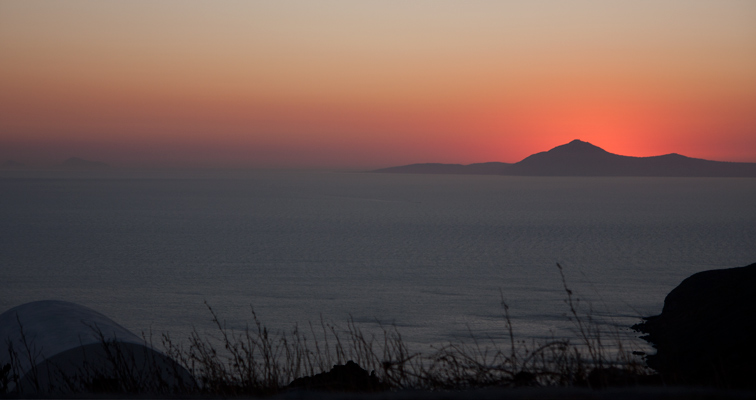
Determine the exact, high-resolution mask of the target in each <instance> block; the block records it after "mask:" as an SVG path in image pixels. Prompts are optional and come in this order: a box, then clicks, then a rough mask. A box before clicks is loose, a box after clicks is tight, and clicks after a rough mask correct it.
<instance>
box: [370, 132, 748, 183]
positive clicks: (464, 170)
mask: <svg viewBox="0 0 756 400" xmlns="http://www.w3.org/2000/svg"><path fill="white" fill-rule="evenodd" d="M372 172H377V173H400V174H465V175H509V176H647V177H756V163H743V162H726V161H712V160H704V159H700V158H691V157H686V156H683V155H680V154H677V153H671V154H665V155H661V156H652V157H631V156H622V155H619V154H614V153H610V152H608V151H606V150H604V149H602V148H600V147H598V146H595V145H593V144H591V143H588V142H584V141H582V140H578V139H575V140H573V141H571V142H569V143H567V144H563V145H561V146H557V147H554V148H553V149H551V150H549V151H543V152H540V153H535V154H532V155H530V156H528V157H526V158H524V159H523V160H522V161H519V162H516V163H503V162H487V163H477V164H469V165H462V164H440V163H425V164H410V165H403V166H397V167H389V168H382V169H378V170H374V171H372Z"/></svg>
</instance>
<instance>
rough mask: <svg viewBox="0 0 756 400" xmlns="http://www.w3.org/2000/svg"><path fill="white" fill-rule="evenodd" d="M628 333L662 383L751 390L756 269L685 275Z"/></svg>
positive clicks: (755, 363)
mask: <svg viewBox="0 0 756 400" xmlns="http://www.w3.org/2000/svg"><path fill="white" fill-rule="evenodd" d="M633 329H635V330H637V331H639V332H643V333H646V334H647V335H646V336H644V337H643V338H644V339H646V340H647V341H649V342H650V343H652V344H653V345H654V347H655V348H656V349H657V352H656V354H654V355H649V356H648V357H647V359H646V361H647V364H648V366H649V367H651V368H653V369H655V370H656V371H658V372H659V373H660V374H661V375H662V376H663V377H664V379H665V381H666V382H667V383H671V384H687V385H711V386H718V387H733V388H751V389H754V388H756V264H751V265H749V266H747V267H741V268H731V269H722V270H713V271H704V272H699V273H697V274H694V275H692V276H690V277H689V278H687V279H685V280H684V281H682V283H680V285H679V286H677V287H676V288H675V289H673V290H672V291H671V292H670V293H669V294H668V295H667V297H666V299H665V300H664V308H663V310H662V313H661V315H657V316H654V317H649V318H646V319H645V321H644V322H643V323H640V324H637V325H635V326H633Z"/></svg>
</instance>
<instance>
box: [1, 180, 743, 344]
mask: <svg viewBox="0 0 756 400" xmlns="http://www.w3.org/2000/svg"><path fill="white" fill-rule="evenodd" d="M753 262H756V179H750V178H579V177H575V178H564V177H560V178H550V177H500V176H437V175H398V174H397V175H395V174H371V173H337V172H233V173H221V172H215V173H194V174H190V173H161V174H156V173H121V172H112V173H99V174H94V175H93V174H90V173H79V174H76V175H58V174H51V173H21V172H14V173H11V172H5V173H3V175H0V312H3V311H5V310H7V309H8V308H11V307H13V306H16V305H19V304H22V303H25V302H29V301H34V300H42V299H58V300H67V301H73V302H76V303H79V304H82V305H85V306H87V307H91V308H93V309H95V310H97V311H100V312H102V313H103V314H105V315H107V316H109V317H111V318H112V319H114V320H115V321H117V322H118V323H120V324H122V325H123V326H124V327H126V328H128V329H130V330H131V331H133V332H135V333H140V332H149V331H152V332H154V333H159V332H170V333H171V334H172V336H173V337H174V338H182V337H186V336H188V334H189V332H191V330H193V329H196V330H198V331H199V332H200V333H205V332H212V329H213V326H212V321H211V319H212V317H211V315H210V313H209V312H208V310H207V308H206V306H205V302H206V303H207V304H209V305H211V306H212V307H213V309H214V310H215V311H216V312H217V313H218V315H219V317H220V318H221V319H222V320H223V321H224V323H225V324H226V325H227V326H228V327H230V328H233V329H243V328H244V327H245V325H247V324H249V323H251V312H250V310H251V309H254V310H255V312H256V313H257V315H258V316H259V318H260V319H261V320H262V321H263V323H265V324H266V325H267V326H268V327H269V328H271V329H272V330H274V331H275V330H280V329H286V330H288V329H291V328H292V327H293V326H294V325H295V324H298V325H299V326H307V323H308V321H311V322H314V323H316V324H320V320H321V319H323V320H325V321H326V322H330V323H333V324H336V325H339V326H344V327H345V326H346V321H347V320H348V319H349V318H352V319H353V320H354V321H355V323H356V324H357V325H358V326H360V327H362V328H363V329H365V330H367V331H369V332H378V331H379V329H380V328H379V327H380V326H390V325H392V324H393V325H395V326H396V327H397V329H398V330H399V332H400V333H401V334H402V335H403V338H404V340H405V341H407V342H408V343H410V344H411V345H412V346H415V347H418V348H427V347H428V346H431V345H439V344H443V343H445V342H448V341H455V340H465V339H466V338H468V337H469V335H470V332H472V333H473V334H474V335H475V336H476V337H478V338H481V337H486V338H488V337H490V338H491V339H492V340H494V341H496V340H505V339H506V331H505V326H504V319H503V317H502V315H503V309H502V306H501V299H502V297H503V298H504V300H505V301H506V302H507V304H508V305H509V312H510V314H511V316H512V322H513V324H514V330H515V333H516V335H517V337H518V338H520V339H525V340H530V339H536V340H542V339H545V338H549V337H552V336H570V335H571V334H572V330H573V325H572V324H571V323H570V322H569V321H568V320H567V318H566V317H565V314H566V313H567V312H568V311H569V310H568V308H567V306H566V305H565V303H564V300H565V298H566V293H565V291H564V288H563V286H562V281H561V277H560V274H559V270H558V269H557V267H556V264H557V263H559V264H560V265H562V266H563V268H564V273H565V277H566V281H567V284H568V286H569V287H570V288H571V289H572V290H573V292H574V293H575V297H576V298H580V309H581V313H582V312H585V313H591V314H592V315H593V316H594V317H595V318H596V319H597V320H599V321H601V323H603V324H605V326H606V327H614V329H617V330H621V331H623V332H629V331H628V329H627V328H628V327H629V326H630V325H632V324H633V323H635V322H638V321H639V319H640V317H641V316H648V315H654V314H658V313H659V312H660V311H661V308H662V306H663V301H664V297H665V296H666V294H667V293H668V292H669V291H670V290H671V289H672V288H674V287H675V286H676V285H678V284H679V283H680V282H681V281H682V280H683V279H684V278H685V277H687V276H689V275H691V274H693V273H695V272H698V271H703V270H707V269H715V268H728V267H738V266H744V265H748V264H751V263H753ZM628 334H629V335H632V333H628ZM639 342H640V341H639Z"/></svg>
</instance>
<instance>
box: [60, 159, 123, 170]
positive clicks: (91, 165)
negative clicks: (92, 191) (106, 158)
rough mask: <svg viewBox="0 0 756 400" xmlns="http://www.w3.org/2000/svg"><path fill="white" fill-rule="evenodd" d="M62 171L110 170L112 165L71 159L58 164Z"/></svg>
mask: <svg viewBox="0 0 756 400" xmlns="http://www.w3.org/2000/svg"><path fill="white" fill-rule="evenodd" d="M57 167H58V168H60V169H69V170H92V169H109V168H110V165H108V164H105V163H104V162H100V161H90V160H85V159H83V158H79V157H71V158H69V159H67V160H66V161H63V162H62V163H60V164H58V166H57Z"/></svg>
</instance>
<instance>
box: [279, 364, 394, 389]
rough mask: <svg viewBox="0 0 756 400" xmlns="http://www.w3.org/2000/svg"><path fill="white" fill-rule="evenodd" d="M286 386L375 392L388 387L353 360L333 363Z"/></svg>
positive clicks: (290, 387) (291, 387) (289, 387)
mask: <svg viewBox="0 0 756 400" xmlns="http://www.w3.org/2000/svg"><path fill="white" fill-rule="evenodd" d="M287 388H288V389H302V390H317V391H329V392H377V391H381V390H386V389H388V387H387V386H386V385H384V384H383V383H381V381H380V380H379V379H378V377H377V376H375V372H373V373H372V374H368V372H367V371H365V370H364V369H362V368H360V366H359V365H357V364H356V363H355V362H354V361H348V362H347V363H346V365H334V366H333V368H332V369H331V370H330V371H328V372H323V373H320V374H317V375H313V376H305V377H302V378H298V379H295V380H294V381H292V382H291V383H290V384H289V386H288V387H287Z"/></svg>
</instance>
